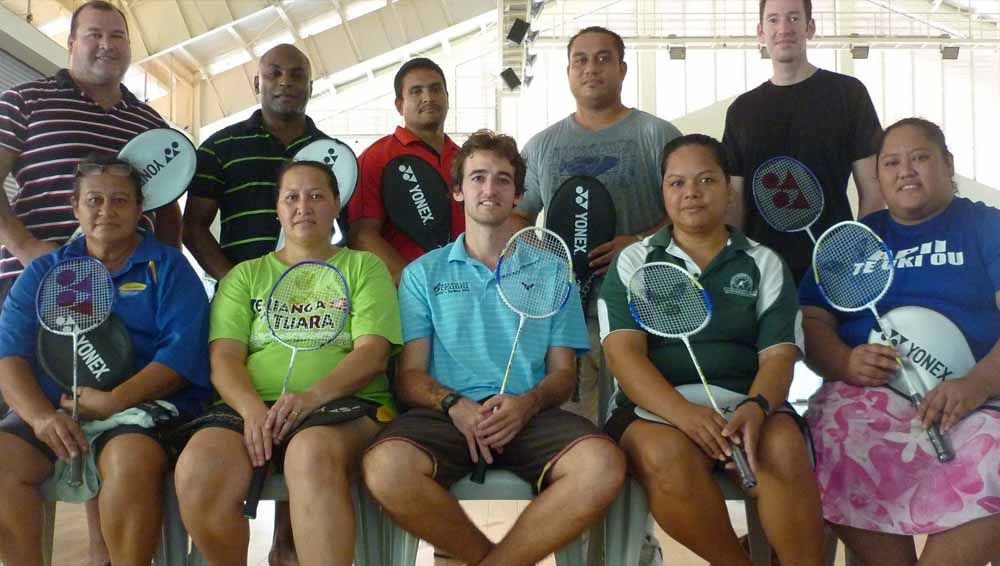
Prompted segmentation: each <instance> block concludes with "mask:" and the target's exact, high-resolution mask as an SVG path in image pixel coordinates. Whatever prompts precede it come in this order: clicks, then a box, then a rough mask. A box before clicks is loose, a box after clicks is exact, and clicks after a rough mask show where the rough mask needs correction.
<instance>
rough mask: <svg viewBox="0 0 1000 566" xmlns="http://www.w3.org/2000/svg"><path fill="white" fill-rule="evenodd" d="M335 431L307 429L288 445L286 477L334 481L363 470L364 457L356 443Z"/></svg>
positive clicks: (321, 428) (320, 428)
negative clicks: (352, 471) (302, 476)
mask: <svg viewBox="0 0 1000 566" xmlns="http://www.w3.org/2000/svg"><path fill="white" fill-rule="evenodd" d="M337 432H339V431H336V429H333V428H331V427H321V426H317V427H312V428H307V429H305V430H303V431H301V432H299V433H298V434H296V435H295V436H294V437H292V439H291V440H290V441H289V442H288V447H287V448H286V450H285V460H284V468H285V474H286V475H291V476H295V475H298V474H300V473H301V474H308V475H309V476H310V477H315V478H319V477H325V478H327V479H333V478H336V477H340V476H346V475H347V474H348V472H349V471H350V470H352V469H357V468H358V466H359V462H358V460H360V458H361V454H360V453H358V451H357V449H356V448H355V447H354V445H355V442H353V441H352V440H353V439H351V438H347V437H345V436H344V435H343V434H337Z"/></svg>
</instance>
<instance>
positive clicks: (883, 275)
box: [813, 223, 892, 311]
mask: <svg viewBox="0 0 1000 566" xmlns="http://www.w3.org/2000/svg"><path fill="white" fill-rule="evenodd" d="M813 268H814V269H815V272H816V281H817V283H818V284H819V287H820V289H821V290H822V291H823V294H824V295H825V296H826V299H827V300H828V301H829V302H830V304H831V305H832V306H833V307H835V308H837V309H840V310H848V311H855V310H860V309H863V308H866V307H868V306H869V305H873V304H875V303H876V302H878V300H879V299H880V298H882V295H883V294H885V292H886V291H887V290H888V288H889V285H890V284H891V283H892V265H891V256H890V254H889V252H888V250H887V249H886V247H885V244H883V243H882V241H881V240H880V239H879V238H878V236H876V235H875V234H874V233H872V232H871V231H870V230H869V229H868V228H866V227H864V226H862V225H860V224H856V223H843V224H838V225H837V226H834V227H832V228H830V229H829V230H827V232H825V233H824V234H823V236H821V237H820V240H819V242H818V243H817V244H816V249H815V251H814V258H813Z"/></svg>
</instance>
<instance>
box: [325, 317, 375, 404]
mask: <svg viewBox="0 0 1000 566" xmlns="http://www.w3.org/2000/svg"><path fill="white" fill-rule="evenodd" d="M390 350H391V345H390V344H389V341H388V340H386V339H385V338H383V337H382V336H378V335H374V334H372V335H368V336H362V337H360V338H358V339H357V340H355V341H354V349H353V350H351V353H349V354H347V355H346V356H344V359H342V360H340V363H339V364H337V367H335V368H334V369H333V371H331V372H330V375H328V376H326V377H324V378H323V379H321V380H320V381H317V382H316V383H314V384H313V386H312V387H310V388H309V392H310V393H312V394H313V395H315V397H316V400H317V402H318V403H319V405H320V406H322V405H325V404H326V403H329V402H330V401H333V400H334V399H340V398H341V397H346V396H348V395H350V394H352V393H354V392H355V391H357V390H359V389H362V388H363V387H365V386H366V385H368V384H369V383H370V382H371V380H373V379H375V377H376V376H378V375H380V374H383V373H385V369H386V367H387V366H388V365H389V352H390Z"/></svg>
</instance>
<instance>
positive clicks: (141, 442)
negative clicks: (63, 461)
mask: <svg viewBox="0 0 1000 566" xmlns="http://www.w3.org/2000/svg"><path fill="white" fill-rule="evenodd" d="M97 462H98V469H99V470H100V472H101V477H102V478H103V479H104V481H106V482H107V481H126V482H129V483H133V482H146V481H155V480H156V479H158V478H162V477H163V474H164V473H166V471H167V453H166V451H165V450H164V449H163V447H162V446H161V445H160V443H159V442H157V441H156V440H155V439H153V438H151V437H149V436H146V435H144V434H123V435H121V436H116V437H114V438H112V439H111V440H109V441H108V443H107V444H105V445H104V447H103V448H102V449H101V453H100V455H99V456H98V460H97ZM152 485H155V486H156V488H157V489H159V483H154V484H152Z"/></svg>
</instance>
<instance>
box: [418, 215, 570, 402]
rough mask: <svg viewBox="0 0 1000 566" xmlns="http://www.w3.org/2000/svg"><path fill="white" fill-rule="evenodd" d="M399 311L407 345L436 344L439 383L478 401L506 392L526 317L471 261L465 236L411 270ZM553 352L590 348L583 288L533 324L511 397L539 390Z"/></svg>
mask: <svg viewBox="0 0 1000 566" xmlns="http://www.w3.org/2000/svg"><path fill="white" fill-rule="evenodd" d="M399 308H400V314H401V316H402V320H403V341H404V342H410V341H411V340H417V339H420V338H427V337H431V338H432V341H431V359H430V367H429V368H428V371H429V372H430V374H431V375H432V376H433V377H434V379H436V380H437V381H438V382H439V383H441V384H442V385H444V386H445V387H448V388H450V389H453V390H455V391H457V392H458V393H459V394H460V395H463V396H465V397H468V398H470V399H477V400H478V399H483V398H485V397H489V396H490V395H495V394H497V393H499V392H500V384H501V381H502V380H503V375H504V370H505V369H506V368H507V360H508V359H509V358H510V352H511V348H512V347H513V345H514V335H515V334H516V333H517V326H518V322H519V321H520V317H519V316H518V315H517V314H516V313H514V311H512V310H511V309H509V308H508V307H507V306H506V305H504V303H503V300H502V299H501V298H500V295H499V293H498V292H497V283H496V278H495V277H494V274H493V271H492V270H491V269H489V268H488V267H486V266H485V265H483V264H482V263H481V262H480V261H478V260H476V259H474V258H471V257H469V254H468V252H467V251H466V249H465V235H464V234H463V235H461V236H459V237H458V239H457V240H456V241H454V242H452V243H451V244H448V245H447V246H445V247H443V248H440V249H437V250H433V251H431V252H428V253H426V254H424V255H423V256H421V257H420V258H419V259H417V260H416V261H414V262H413V263H411V264H409V265H408V266H406V269H405V270H403V277H402V280H401V281H400V284H399ZM553 347H564V348H572V349H574V350H577V351H578V352H581V353H582V352H586V351H587V350H589V349H590V340H589V339H588V337H587V325H586V322H584V319H583V307H581V306H580V293H579V290H578V289H577V288H576V286H575V285H574V287H573V289H572V290H571V291H570V296H569V300H568V301H567V302H566V304H565V305H564V306H563V308H562V309H561V310H560V311H559V312H557V313H556V314H555V315H554V316H552V317H549V318H545V319H528V320H527V321H525V323H524V328H523V330H522V331H521V337H520V339H519V340H518V343H517V351H516V352H515V353H514V363H513V366H512V367H511V370H510V377H509V378H508V381H507V390H506V392H507V393H511V394H513V395H522V394H524V393H526V392H528V391H530V390H531V389H532V388H533V387H535V386H536V385H538V384H539V383H540V382H541V380H542V379H543V378H544V377H545V375H546V373H547V369H546V363H545V357H546V355H547V354H548V351H549V348H553Z"/></svg>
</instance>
